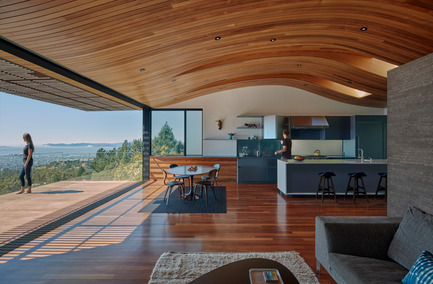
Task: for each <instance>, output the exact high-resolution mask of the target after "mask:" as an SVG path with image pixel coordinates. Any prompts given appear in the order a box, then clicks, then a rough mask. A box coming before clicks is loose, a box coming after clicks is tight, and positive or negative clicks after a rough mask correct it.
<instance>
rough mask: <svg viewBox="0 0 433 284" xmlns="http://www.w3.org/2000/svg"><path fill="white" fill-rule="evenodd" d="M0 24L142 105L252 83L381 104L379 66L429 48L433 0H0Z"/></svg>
mask: <svg viewBox="0 0 433 284" xmlns="http://www.w3.org/2000/svg"><path fill="white" fill-rule="evenodd" d="M362 27H367V30H366V31H362V30H361V28H362ZM0 32H1V35H2V36H4V37H5V38H7V39H8V40H11V41H13V42H15V43H17V44H19V45H21V46H23V47H25V48H27V49H29V50H31V51H33V52H36V53H38V54H40V55H42V56H44V57H46V58H49V59H50V60H52V61H54V62H57V63H58V64H61V65H63V66H65V67H67V68H69V69H71V70H73V71H75V72H77V73H79V74H81V75H83V76H86V77H88V78H90V79H92V80H94V81H96V82H99V83H101V84H103V85H105V86H107V87H109V88H111V89H113V90H115V91H118V92H120V93H122V94H124V95H126V96H128V97H131V98H133V99H135V100H136V101H139V102H141V103H144V104H146V105H149V106H151V107H164V106H167V105H170V104H173V103H176V102H180V101H184V100H188V99H191V98H194V97H198V96H202V95H206V94H209V93H213V92H217V91H221V90H229V89H233V88H240V87H247V86H256V85H287V86H292V87H297V88H301V89H304V90H307V91H310V92H312V93H315V94H318V95H321V96H324V97H327V98H331V99H334V100H337V101H341V102H345V103H350V104H355V105H362V106H371V107H386V91H387V82H386V72H387V71H388V70H390V69H392V68H395V67H396V66H399V65H402V64H405V63H407V62H410V61H412V60H414V59H417V58H419V57H422V56H424V55H427V54H429V53H432V52H433V1H430V0H406V1H405V0H398V1H391V0H388V1H386V0H373V1H356V0H353V1H343V0H326V1H321V0H315V1H313V0H302V1H277V0H261V1H252V0H249V1H236V0H233V1H229V0H227V1H218V0H214V1H206V0H203V1H198V0H185V1H183V0H177V1H162V0H154V1H151V0H147V1H121V0H115V1H109V0H105V1H104V0H98V1H85V0H82V1H69V0H56V1H2V2H0ZM216 37H221V39H219V40H215V38H216ZM271 39H276V40H275V41H271ZM141 69H145V70H144V71H140V70H141ZM264 95H265V94H264Z"/></svg>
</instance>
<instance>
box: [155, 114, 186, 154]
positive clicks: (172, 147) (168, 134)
mask: <svg viewBox="0 0 433 284" xmlns="http://www.w3.org/2000/svg"><path fill="white" fill-rule="evenodd" d="M183 151H184V146H183V143H182V142H181V141H178V140H176V139H175V137H174V134H173V129H172V128H171V127H170V126H169V125H168V122H167V121H166V122H165V124H164V125H163V126H162V127H161V130H160V131H159V133H158V135H157V136H156V137H155V138H154V139H153V140H152V155H182V154H183Z"/></svg>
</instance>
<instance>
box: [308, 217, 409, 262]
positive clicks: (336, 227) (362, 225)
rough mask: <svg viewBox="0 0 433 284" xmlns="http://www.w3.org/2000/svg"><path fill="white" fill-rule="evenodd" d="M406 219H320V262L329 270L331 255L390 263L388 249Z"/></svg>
mask: <svg viewBox="0 0 433 284" xmlns="http://www.w3.org/2000/svg"><path fill="white" fill-rule="evenodd" d="M401 219H402V218H390V217H316V248H315V251H316V259H317V260H318V261H319V262H320V263H321V264H322V265H323V266H324V267H325V268H326V269H327V270H328V268H329V259H328V258H329V254H330V253H342V254H350V255H356V256H363V257H371V258H377V259H384V260H387V259H389V258H388V256H387V251H388V247H389V245H390V243H391V241H392V239H393V237H394V234H395V232H396V231H397V229H398V226H399V224H400V222H401Z"/></svg>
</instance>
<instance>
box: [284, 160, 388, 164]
mask: <svg viewBox="0 0 433 284" xmlns="http://www.w3.org/2000/svg"><path fill="white" fill-rule="evenodd" d="M278 161H279V162H283V163H287V164H299V165H301V164H366V165H369V164H373V165H378V164H385V165H386V164H387V163H388V162H387V160H383V159H373V160H372V161H370V160H369V159H364V161H363V162H361V159H305V160H303V161H296V160H294V159H280V160H278Z"/></svg>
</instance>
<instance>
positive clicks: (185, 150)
mask: <svg viewBox="0 0 433 284" xmlns="http://www.w3.org/2000/svg"><path fill="white" fill-rule="evenodd" d="M154 111H183V137H184V138H185V140H184V141H182V142H183V145H184V149H183V155H158V156H154V157H203V109H201V108H158V109H151V110H150V151H149V152H150V156H153V155H152V140H153V136H152V135H153V129H152V122H153V115H152V114H153V112H154ZM188 111H200V112H201V139H200V140H201V155H187V154H186V153H187V149H186V148H187V143H186V140H187V133H186V132H187V131H186V126H187V118H186V116H187V115H186V113H187V112H188Z"/></svg>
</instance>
